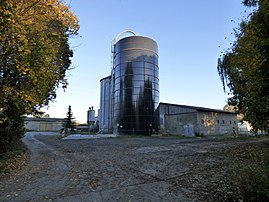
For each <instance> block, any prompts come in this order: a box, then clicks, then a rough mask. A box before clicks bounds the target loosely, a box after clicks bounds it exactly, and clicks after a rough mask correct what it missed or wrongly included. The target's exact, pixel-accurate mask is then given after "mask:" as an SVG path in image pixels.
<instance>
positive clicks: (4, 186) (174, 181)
mask: <svg viewBox="0 0 269 202" xmlns="http://www.w3.org/2000/svg"><path fill="white" fill-rule="evenodd" d="M23 141H24V143H25V144H26V145H27V146H28V148H29V149H30V151H31V161H30V163H29V165H28V166H27V168H26V169H25V170H24V171H23V172H21V173H20V174H18V175H13V176H10V177H9V178H8V179H5V180H2V181H1V182H0V192H1V195H0V201H49V200H53V201H200V199H199V192H197V189H200V187H203V176H202V175H199V174H195V173H196V171H203V170H206V169H212V168H214V167H215V166H218V165H220V164H223V163H225V162H226V161H228V159H227V158H226V156H225V154H224V153H223V151H224V149H227V148H228V147H234V146H237V145H240V144H241V145H242V144H245V143H247V142H251V141H250V140H249V141H223V140H216V139H204V138H203V139H172V138H105V139H88V140H60V139H57V138H55V136H47V135H37V134H36V133H27V134H26V137H25V138H24V140H23ZM252 142H253V140H252ZM254 142H255V141H254ZM201 173H203V172H201Z"/></svg>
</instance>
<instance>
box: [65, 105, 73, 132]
mask: <svg viewBox="0 0 269 202" xmlns="http://www.w3.org/2000/svg"><path fill="white" fill-rule="evenodd" d="M74 119H75V118H74V117H73V112H72V109H71V105H69V106H68V111H67V113H66V123H65V127H66V128H71V130H73V129H74V128H75V122H74Z"/></svg>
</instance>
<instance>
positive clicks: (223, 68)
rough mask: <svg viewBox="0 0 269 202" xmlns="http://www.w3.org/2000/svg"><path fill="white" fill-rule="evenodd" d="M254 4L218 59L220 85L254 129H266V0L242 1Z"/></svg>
mask: <svg viewBox="0 0 269 202" xmlns="http://www.w3.org/2000/svg"><path fill="white" fill-rule="evenodd" d="M243 3H244V4H245V5H246V6H256V9H255V10H254V11H253V12H252V13H251V14H250V16H249V18H248V19H247V20H243V21H242V23H241V24H240V27H239V30H238V31H236V33H235V34H236V41H235V43H234V44H233V46H232V48H231V51H227V52H226V53H225V54H224V55H223V57H222V58H220V59H219V61H218V72H219V75H220V78H221V80H222V82H223V86H224V87H225V85H227V86H228V88H229V90H230V92H231V94H232V95H233V96H232V97H231V98H229V100H228V101H229V104H231V105H233V106H236V108H237V111H238V112H239V113H242V114H243V115H244V120H246V121H249V122H250V123H251V124H252V126H253V128H254V129H255V130H263V131H267V132H268V131H269V0H244V1H243Z"/></svg>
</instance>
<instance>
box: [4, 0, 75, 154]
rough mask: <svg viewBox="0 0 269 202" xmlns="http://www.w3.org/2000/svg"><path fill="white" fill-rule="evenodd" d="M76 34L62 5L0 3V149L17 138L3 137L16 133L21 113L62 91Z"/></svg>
mask: <svg viewBox="0 0 269 202" xmlns="http://www.w3.org/2000/svg"><path fill="white" fill-rule="evenodd" d="M78 29H79V25H78V20H77V18H76V16H75V15H74V14H73V13H72V12H71V11H70V9H69V7H68V6H67V5H66V3H65V1H64V0H32V1H29V0H1V3H0V97H1V99H0V109H1V113H0V129H1V130H0V132H1V131H2V132H1V133H0V149H1V148H2V146H3V145H5V148H6V147H7V146H6V145H11V143H10V142H9V140H12V141H13V140H16V139H19V138H20V137H21V136H22V134H23V133H21V132H20V133H18V134H14V133H10V132H8V131H10V128H13V129H14V131H20V128H16V127H21V124H20V126H15V125H14V122H17V121H19V122H20V123H21V122H23V116H24V115H25V114H31V113H33V112H35V111H38V110H39V109H40V107H42V106H44V105H48V103H49V102H50V101H51V100H53V99H55V98H56V89H57V88H59V87H63V88H66V87H67V84H68V82H67V80H66V79H65V74H66V71H67V70H69V68H70V65H71V60H70V58H71V57H72V56H73V52H72V50H71V49H70V47H69V42H68V39H69V38H70V37H71V36H74V35H77V34H78ZM17 119H19V120H17ZM16 120H17V121H16ZM22 125H23V124H22ZM10 135H12V136H13V137H9V136H10ZM7 148H8V147H7Z"/></svg>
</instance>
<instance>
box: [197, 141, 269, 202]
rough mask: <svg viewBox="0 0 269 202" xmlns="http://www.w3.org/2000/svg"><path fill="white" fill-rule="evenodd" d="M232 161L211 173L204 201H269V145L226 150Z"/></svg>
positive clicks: (248, 144) (254, 145)
mask: <svg viewBox="0 0 269 202" xmlns="http://www.w3.org/2000/svg"><path fill="white" fill-rule="evenodd" d="M224 153H225V155H226V156H227V157H228V158H229V159H230V160H228V161H225V162H223V163H222V164H220V165H219V166H218V169H213V170H211V171H209V174H208V175H207V177H206V178H205V182H204V186H205V187H204V188H205V189H204V190H205V194H204V195H203V193H202V194H201V197H202V198H201V200H202V201H269V142H268V141H266V142H262V143H247V144H242V145H239V146H236V147H233V148H230V149H227V150H226V151H224Z"/></svg>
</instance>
